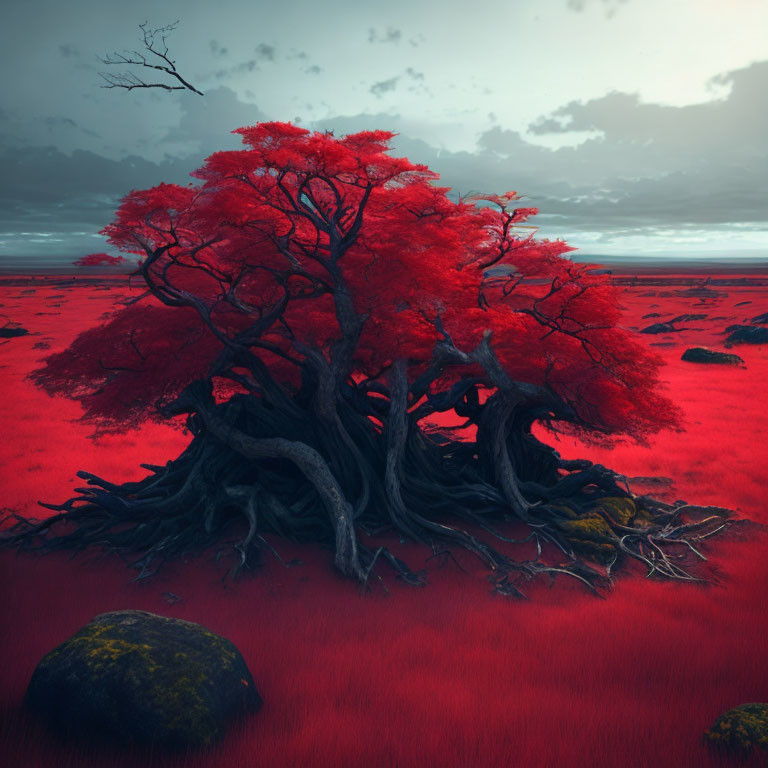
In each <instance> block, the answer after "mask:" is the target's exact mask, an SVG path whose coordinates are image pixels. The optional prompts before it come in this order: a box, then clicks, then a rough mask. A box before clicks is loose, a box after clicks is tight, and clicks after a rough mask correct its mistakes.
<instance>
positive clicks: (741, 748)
mask: <svg viewBox="0 0 768 768" xmlns="http://www.w3.org/2000/svg"><path fill="white" fill-rule="evenodd" d="M704 738H705V739H706V740H707V741H708V742H709V743H710V744H712V745H713V746H718V747H724V748H725V749H731V750H733V751H736V752H741V753H745V752H749V751H750V750H752V748H753V747H762V748H763V749H768V704H742V705H741V706H740V707H734V708H733V709H729V710H728V711H727V712H725V713H724V714H722V715H720V717H718V718H717V720H715V722H714V724H713V725H712V727H711V728H710V729H709V730H708V731H705V732H704Z"/></svg>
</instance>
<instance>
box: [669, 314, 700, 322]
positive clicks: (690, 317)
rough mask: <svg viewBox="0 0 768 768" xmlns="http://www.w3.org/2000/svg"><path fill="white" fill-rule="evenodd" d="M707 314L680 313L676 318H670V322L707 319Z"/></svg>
mask: <svg viewBox="0 0 768 768" xmlns="http://www.w3.org/2000/svg"><path fill="white" fill-rule="evenodd" d="M706 319H707V316H706V315H701V314H699V315H678V316H677V317H675V318H674V319H672V320H670V321H669V323H670V324H671V323H690V322H691V320H706Z"/></svg>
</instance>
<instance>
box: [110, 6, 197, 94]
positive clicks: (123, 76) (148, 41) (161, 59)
mask: <svg viewBox="0 0 768 768" xmlns="http://www.w3.org/2000/svg"><path fill="white" fill-rule="evenodd" d="M178 24H179V22H178V21H175V22H174V23H173V24H168V25H167V26H165V27H159V28H158V29H147V22H146V21H145V22H144V23H143V24H139V29H141V32H142V37H143V42H144V48H145V51H144V52H141V51H123V53H112V54H107V55H106V56H104V58H101V57H99V61H100V62H101V63H102V64H109V65H114V64H117V65H118V66H137V67H146V68H147V69H154V70H157V71H159V72H164V73H165V74H166V75H169V76H170V77H172V78H174V79H175V80H176V82H177V83H178V85H177V84H173V83H170V84H169V83H148V82H146V81H145V80H143V79H142V78H141V77H139V76H138V75H137V74H135V73H134V72H124V73H122V72H121V73H117V74H112V73H111V72H100V73H99V74H100V75H101V77H102V78H103V79H104V80H105V82H106V85H103V86H102V88H123V89H125V90H126V91H132V90H133V89H134V88H163V89H164V90H166V91H184V90H187V91H192V92H193V93H197V94H198V95H200V96H202V95H203V93H202V91H198V90H197V88H195V87H194V86H193V85H192V84H191V83H189V82H187V81H186V80H185V79H184V78H183V77H182V76H181V75H180V74H179V72H178V70H177V69H176V62H175V61H174V60H173V59H171V58H170V57H169V55H168V45H167V44H166V40H167V39H168V35H169V34H170V33H171V32H173V30H174V29H176V27H177V26H178ZM148 54H152V55H151V56H149V55H148ZM153 56H154V57H156V58H152V57H153Z"/></svg>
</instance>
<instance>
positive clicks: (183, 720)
mask: <svg viewBox="0 0 768 768" xmlns="http://www.w3.org/2000/svg"><path fill="white" fill-rule="evenodd" d="M27 701H28V703H29V705H30V707H31V708H32V709H33V710H34V711H36V712H37V713H39V714H40V715H41V716H42V717H43V718H44V719H45V720H46V721H47V722H48V723H49V724H50V725H51V726H53V727H55V728H56V729H57V730H59V731H62V732H64V733H66V734H72V735H77V736H80V737H86V738H91V739H93V738H95V739H109V740H111V741H117V742H119V743H123V742H126V743H136V744H142V743H143V744H154V745H155V746H160V747H167V748H178V749H185V748H198V747H205V746H208V745H210V744H213V743H214V742H215V741H217V740H218V739H220V738H221V736H222V735H223V733H224V731H225V728H226V725H227V723H228V722H229V721H230V720H232V719H234V718H236V717H238V716H240V715H243V714H245V713H246V712H249V711H254V710H256V709H258V708H259V707H260V706H261V697H260V696H259V694H258V692H257V690H256V686H255V685H254V682H253V678H252V677H251V673H250V672H249V671H248V667H247V666H246V664H245V661H244V660H243V657H242V656H241V655H240V652H239V651H238V650H237V648H236V647H235V646H234V645H233V644H232V643H231V642H229V640H225V639H224V638H223V637H220V636H219V635H216V634H214V633H213V632H210V631H209V630H207V629H205V628H204V627H202V626H200V625H199V624H193V623H191V622H188V621H181V620H179V619H171V618H167V617H164V616H157V615H155V614H153V613H146V612H144V611H116V612H114V613H105V614H102V615H100V616H97V617H96V618H95V619H94V620H93V621H91V622H90V623H89V624H86V626H84V627H83V628H82V629H80V630H79V631H78V632H77V633H75V634H74V635H73V636H72V637H71V638H69V640H66V641H65V642H64V643H62V644H61V645H60V646H58V648H55V649H54V650H53V651H51V652H50V653H49V654H48V655H47V656H45V657H44V658H43V660H42V661H41V662H40V663H39V664H38V666H37V669H36V670H35V672H34V674H33V675H32V680H31V681H30V683H29V688H28V689H27Z"/></svg>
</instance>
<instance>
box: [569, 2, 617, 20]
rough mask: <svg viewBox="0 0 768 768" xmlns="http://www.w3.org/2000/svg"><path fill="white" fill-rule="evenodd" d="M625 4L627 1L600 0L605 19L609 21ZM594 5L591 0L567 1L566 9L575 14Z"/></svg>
mask: <svg viewBox="0 0 768 768" xmlns="http://www.w3.org/2000/svg"><path fill="white" fill-rule="evenodd" d="M626 2H628V0H600V5H601V6H602V8H603V9H604V10H605V15H606V18H609V19H610V18H613V16H615V14H616V11H617V10H618V9H619V7H620V6H621V5H623V4H624V3H626ZM594 5H595V3H594V1H593V0H568V3H567V6H568V9H569V10H571V11H575V12H576V13H581V12H582V11H584V10H585V9H586V8H588V7H590V6H594Z"/></svg>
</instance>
